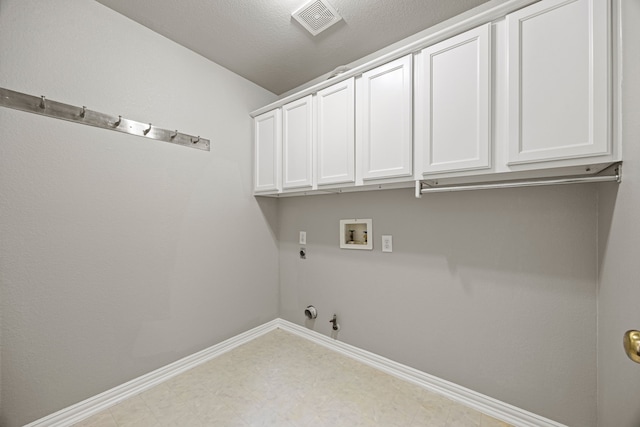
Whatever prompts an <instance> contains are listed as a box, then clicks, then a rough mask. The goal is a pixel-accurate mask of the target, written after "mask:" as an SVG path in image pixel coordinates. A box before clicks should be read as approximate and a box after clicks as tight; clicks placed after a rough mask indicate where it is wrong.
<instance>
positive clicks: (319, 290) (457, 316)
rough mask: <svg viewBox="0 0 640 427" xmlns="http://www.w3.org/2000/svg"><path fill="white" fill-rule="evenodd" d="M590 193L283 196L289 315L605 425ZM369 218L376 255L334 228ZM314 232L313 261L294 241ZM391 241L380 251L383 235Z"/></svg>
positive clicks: (549, 413)
mask: <svg viewBox="0 0 640 427" xmlns="http://www.w3.org/2000/svg"><path fill="white" fill-rule="evenodd" d="M596 190H597V189H596V187H595V186H593V185H582V186H569V187H562V186H561V187H546V188H523V189H514V190H493V191H478V192H468V193H448V194H433V195H426V196H424V197H423V199H421V200H417V199H414V198H413V190H390V191H378V192H368V193H358V194H339V195H328V196H314V197H304V198H290V199H281V200H280V216H279V218H280V226H279V228H280V239H279V240H280V280H281V289H280V292H281V301H282V302H281V315H282V316H283V317H284V318H285V319H287V320H290V321H292V322H295V323H298V324H305V318H304V315H303V310H304V307H306V305H308V304H314V305H315V306H316V308H317V309H318V310H319V313H320V314H319V318H318V320H317V321H316V322H315V324H313V325H308V326H311V327H313V328H314V329H315V330H317V331H318V332H321V333H324V334H327V335H328V334H330V332H331V331H330V329H329V328H330V324H329V319H330V317H331V316H332V315H333V313H336V314H337V315H338V317H339V322H340V324H341V326H342V330H341V331H340V332H339V334H338V339H340V340H342V341H345V342H348V343H350V344H353V345H355V346H358V347H361V348H364V349H367V350H369V351H372V352H374V353H377V354H380V355H382V356H385V357H388V358H390V359H393V360H396V361H398V362H401V363H405V364H407V365H409V366H412V367H414V368H417V369H420V370H422V371H425V372H427V373H429V374H433V375H436V376H438V377H440V378H443V379H446V380H449V381H452V382H454V383H457V384H460V385H462V386H465V387H468V388H470V389H472V390H475V391H478V392H480V393H483V394H486V395H489V396H491V397H494V398H497V399H499V400H502V401H505V402H508V403H511V404H513V405H515V406H518V407H521V408H524V409H527V410H529V411H531V412H534V413H537V414H540V415H543V416H545V417H548V418H551V419H553V420H556V421H559V422H562V423H565V424H568V425H571V426H583V427H586V426H594V425H595V424H596V409H595V406H596V275H597V273H596V268H597V266H596V264H597V262H596V260H597V251H596V248H597V245H596V221H597V218H596V212H597V191H596ZM346 218H372V219H373V242H374V249H373V251H371V252H369V251H356V250H344V249H342V250H341V249H339V245H338V233H339V232H338V223H339V220H340V219H346ZM300 230H304V231H306V232H307V241H308V244H307V259H306V260H300V259H299V258H298V253H297V252H298V248H299V245H298V232H299V231H300ZM383 234H391V235H392V236H393V247H394V252H392V253H382V252H381V242H380V236H381V235H383Z"/></svg>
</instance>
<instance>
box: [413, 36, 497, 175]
mask: <svg viewBox="0 0 640 427" xmlns="http://www.w3.org/2000/svg"><path fill="white" fill-rule="evenodd" d="M490 37H491V24H486V25H483V26H481V27H478V28H475V29H473V30H470V31H467V32H465V33H463V34H460V35H458V36H455V37H452V38H450V39H447V40H445V41H443V42H441V43H438V44H436V45H433V46H430V47H428V48H426V49H424V50H423V51H422V52H421V54H420V55H419V56H418V58H419V61H420V62H419V67H418V69H419V70H420V71H419V73H418V76H417V78H418V80H419V83H418V84H417V87H418V88H419V89H417V92H416V94H415V96H416V104H417V108H416V109H417V110H418V111H416V119H415V120H416V121H418V123H417V124H419V126H417V129H420V130H419V131H418V132H417V135H416V144H422V147H423V170H422V172H423V174H424V175H427V174H430V173H437V172H449V171H463V170H473V169H487V168H489V167H491V160H490V159H491V157H490V153H491V123H490V120H491V115H490V111H491V100H490V93H491V66H490V64H491V61H490V55H491V39H490Z"/></svg>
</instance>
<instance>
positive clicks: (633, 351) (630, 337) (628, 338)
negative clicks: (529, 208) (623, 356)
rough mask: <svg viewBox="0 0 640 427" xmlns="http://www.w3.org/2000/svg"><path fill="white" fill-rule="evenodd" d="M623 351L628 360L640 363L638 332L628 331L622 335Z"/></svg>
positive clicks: (639, 335) (639, 334)
mask: <svg viewBox="0 0 640 427" xmlns="http://www.w3.org/2000/svg"><path fill="white" fill-rule="evenodd" d="M623 342H624V351H625V352H626V353H627V356H629V359H631V360H633V361H634V362H636V363H640V331H634V330H630V331H627V332H626V333H625V334H624V340H623Z"/></svg>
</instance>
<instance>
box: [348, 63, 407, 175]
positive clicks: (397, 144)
mask: <svg viewBox="0 0 640 427" xmlns="http://www.w3.org/2000/svg"><path fill="white" fill-rule="evenodd" d="M411 58H412V57H411V55H407V56H404V57H402V58H399V59H397V60H395V61H392V62H389V63H387V64H385V65H382V66H380V67H377V68H375V69H373V70H370V71H367V72H366V73H364V74H362V86H361V87H362V92H361V93H358V94H357V96H358V106H357V108H360V109H361V112H360V113H359V114H360V117H361V128H360V130H361V138H362V139H361V141H362V157H363V158H362V159H361V162H360V164H361V165H362V179H363V180H371V179H380V178H396V177H405V176H411V173H412V170H413V168H412V163H413V132H412V114H413V112H412V103H413V96H412V95H413V94H412V81H411V79H412V70H411Z"/></svg>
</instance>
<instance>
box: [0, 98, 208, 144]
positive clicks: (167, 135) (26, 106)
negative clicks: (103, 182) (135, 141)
mask: <svg viewBox="0 0 640 427" xmlns="http://www.w3.org/2000/svg"><path fill="white" fill-rule="evenodd" d="M0 106H2V107H7V108H13V109H15V110H20V111H26V112H29V113H34V114H40V115H43V116H48V117H53V118H55V119H61V120H67V121H70V122H74V123H80V124H83V125H88V126H94V127H98V128H102V129H108V130H114V131H117V132H123V133H128V134H131V135H136V136H142V137H145V138H151V139H155V140H158V141H164V142H170V143H172V144H178V145H182V146H185V147H191V148H197V149H199V150H205V151H209V150H210V149H211V148H210V146H211V144H210V142H209V140H208V139H204V138H200V137H199V136H193V135H187V134H185V133H181V132H178V131H177V130H168V129H161V128H158V127H155V126H153V125H151V123H142V122H137V121H135V120H129V119H125V118H123V117H122V116H111V115H109V114H104V113H99V112H97V111H93V110H89V109H87V107H84V106H83V107H76V106H73V105H69V104H63V103H61V102H56V101H51V100H49V99H46V98H45V97H44V96H40V97H37V96H33V95H27V94H26V93H21V92H15V91H13V90H9V89H5V88H2V87H0Z"/></svg>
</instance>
